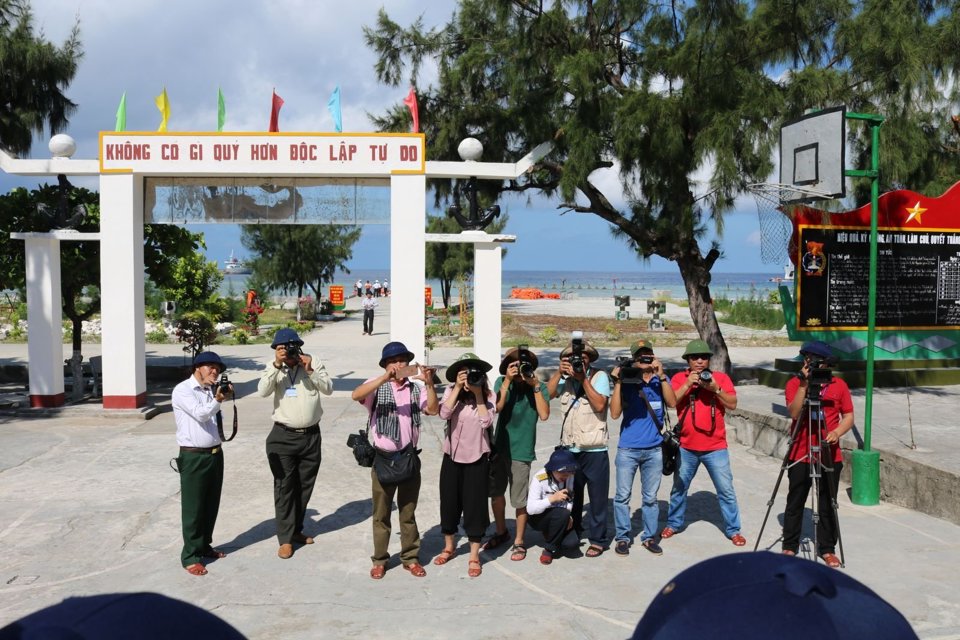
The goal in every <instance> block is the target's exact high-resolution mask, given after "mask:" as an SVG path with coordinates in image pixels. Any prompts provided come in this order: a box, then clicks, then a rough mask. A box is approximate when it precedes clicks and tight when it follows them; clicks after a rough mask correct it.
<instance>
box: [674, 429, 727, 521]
mask: <svg viewBox="0 0 960 640" xmlns="http://www.w3.org/2000/svg"><path fill="white" fill-rule="evenodd" d="M679 462H680V464H679V468H678V469H677V470H676V471H675V472H674V474H673V489H672V490H671V491H670V509H669V511H668V512H667V526H668V527H670V528H671V529H674V530H679V529H680V528H681V527H682V526H683V517H684V514H685V512H686V510H687V491H689V490H690V483H691V482H692V481H693V476H695V475H696V473H697V469H698V468H699V467H700V463H703V466H705V467H706V468H707V473H709V474H710V479H711V480H713V486H714V488H715V489H716V490H717V500H719V501H720V515H722V516H723V524H724V530H723V532H724V533H725V534H726V536H727V537H728V538H730V537H732V536H733V535H734V534H737V533H740V508H739V507H738V506H737V494H736V493H734V492H733V472H732V471H730V453H729V452H728V451H727V450H726V449H717V450H716V451H691V450H689V449H684V448H683V447H681V448H680V456H679Z"/></svg>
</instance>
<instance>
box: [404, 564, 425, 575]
mask: <svg viewBox="0 0 960 640" xmlns="http://www.w3.org/2000/svg"><path fill="white" fill-rule="evenodd" d="M403 568H404V569H405V570H407V571H409V572H410V575H412V576H415V577H417V578H422V577H423V576H425V575H427V570H426V569H424V568H423V567H422V566H420V563H419V562H414V563H413V564H405V565H403Z"/></svg>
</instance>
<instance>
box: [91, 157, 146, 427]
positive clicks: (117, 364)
mask: <svg viewBox="0 0 960 640" xmlns="http://www.w3.org/2000/svg"><path fill="white" fill-rule="evenodd" d="M100 238H101V243H100V296H101V317H102V324H103V337H102V339H103V344H102V353H103V363H104V367H103V408H104V409H134V408H137V407H142V406H144V405H145V404H146V401H147V367H146V355H145V346H144V331H143V320H144V316H143V311H144V309H143V177H142V176H138V175H134V174H107V175H103V176H101V177H100Z"/></svg>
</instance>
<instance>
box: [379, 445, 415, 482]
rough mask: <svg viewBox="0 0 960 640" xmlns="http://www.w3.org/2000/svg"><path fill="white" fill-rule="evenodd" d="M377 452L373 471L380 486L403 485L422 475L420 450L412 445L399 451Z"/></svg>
mask: <svg viewBox="0 0 960 640" xmlns="http://www.w3.org/2000/svg"><path fill="white" fill-rule="evenodd" d="M375 451H376V456H375V457H374V460H373V470H374V471H375V472H376V473H377V480H379V481H380V484H402V483H404V482H406V481H407V480H409V479H411V478H413V477H414V476H416V475H417V474H418V473H420V450H419V449H414V448H413V445H412V444H408V445H407V446H405V447H404V448H403V449H400V450H399V451H381V450H380V449H376V450H375Z"/></svg>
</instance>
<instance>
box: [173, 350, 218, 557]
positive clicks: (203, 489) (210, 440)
mask: <svg viewBox="0 0 960 640" xmlns="http://www.w3.org/2000/svg"><path fill="white" fill-rule="evenodd" d="M226 368H227V366H226V365H225V364H224V363H223V360H221V359H220V356H218V355H217V354H215V353H214V352H213V351H203V352H201V353H199V354H198V355H197V357H196V359H195V360H194V361H193V373H192V374H190V377H189V378H187V379H186V380H184V381H183V382H181V383H180V384H178V385H177V386H176V387H174V388H173V394H172V397H171V404H172V405H173V419H174V421H175V422H176V423H177V444H178V445H180V454H179V455H178V456H177V458H176V466H177V470H178V471H179V473H180V520H181V528H182V531H183V549H182V550H181V551H180V563H181V564H182V565H183V568H184V569H186V570H187V572H188V573H190V574H191V575H194V576H203V575H206V574H207V569H206V567H204V566H203V560H204V559H218V558H223V557H224V556H226V554H225V553H223V552H222V551H219V550H217V549H214V548H213V547H212V546H210V545H211V542H212V541H213V527H214V525H215V524H216V523H217V514H218V513H219V511H220V491H221V489H222V488H223V447H222V446H221V444H222V442H221V438H220V433H221V432H220V428H218V426H217V420H218V416H219V415H220V404H221V403H222V402H223V401H224V399H225V398H226V397H228V396H231V395H233V385H230V387H229V388H228V389H227V390H224V389H221V388H220V385H219V384H218V378H219V377H220V374H221V373H223V371H224V370H225V369H226Z"/></svg>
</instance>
